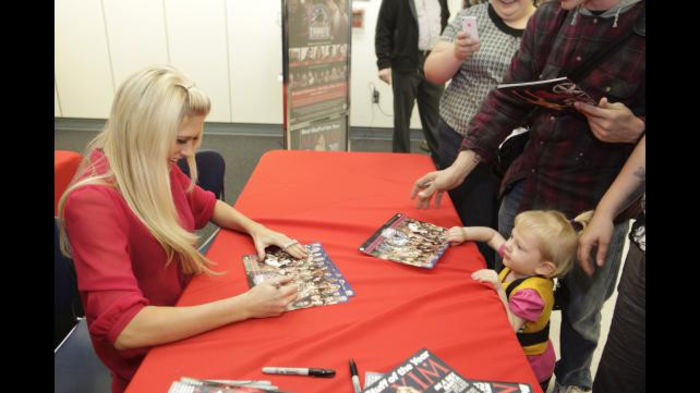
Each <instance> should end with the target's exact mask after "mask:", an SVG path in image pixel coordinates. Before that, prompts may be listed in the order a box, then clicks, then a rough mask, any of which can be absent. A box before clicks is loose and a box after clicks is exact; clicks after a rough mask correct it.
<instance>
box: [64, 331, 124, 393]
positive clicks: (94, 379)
mask: <svg viewBox="0 0 700 393" xmlns="http://www.w3.org/2000/svg"><path fill="white" fill-rule="evenodd" d="M53 360H54V361H53V370H54V373H53V375H54V376H53V380H54V393H76V392H93V393H110V392H111V391H112V375H111V374H110V372H109V369H108V368H107V366H105V365H104V363H102V361H101V360H100V358H98V357H97V354H96V353H95V349H94V348H93V346H92V341H90V332H89V331H88V328H87V323H86V322H85V319H81V320H80V322H79V323H78V324H77V325H75V328H73V330H71V332H70V334H68V336H67V337H66V339H65V341H64V342H63V343H61V346H60V347H59V348H57V349H56V351H55V353H54V359H53Z"/></svg>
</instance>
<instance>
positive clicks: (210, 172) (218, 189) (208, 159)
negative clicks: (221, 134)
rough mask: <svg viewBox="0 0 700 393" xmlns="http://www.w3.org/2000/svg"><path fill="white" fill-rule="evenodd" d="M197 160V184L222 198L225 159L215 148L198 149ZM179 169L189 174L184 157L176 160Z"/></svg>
mask: <svg viewBox="0 0 700 393" xmlns="http://www.w3.org/2000/svg"><path fill="white" fill-rule="evenodd" d="M195 161H196V162H197V185H199V186H200V187H202V188H203V189H205V190H207V191H211V192H213V193H214V195H216V197H217V198H218V199H224V175H225V173H226V161H224V157H223V156H222V155H221V154H220V153H219V152H217V151H215V150H199V151H198V152H197V153H195ZM177 164H178V166H179V167H180V169H181V170H182V171H183V172H184V173H185V174H186V175H187V176H190V167H189V166H187V160H185V159H184V158H183V159H181V160H180V161H178V162H177Z"/></svg>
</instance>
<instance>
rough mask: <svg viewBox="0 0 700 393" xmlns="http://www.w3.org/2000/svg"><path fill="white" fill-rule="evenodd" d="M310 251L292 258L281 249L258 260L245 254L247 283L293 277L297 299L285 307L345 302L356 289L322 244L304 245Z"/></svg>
mask: <svg viewBox="0 0 700 393" xmlns="http://www.w3.org/2000/svg"><path fill="white" fill-rule="evenodd" d="M304 247H306V250H307V251H308V252H309V256H308V257H307V258H306V259H295V258H294V257H292V256H291V255H289V254H287V253H286V252H285V251H283V250H280V249H278V250H276V251H274V252H271V253H268V254H267V255H265V260H264V261H263V262H258V260H257V256H256V255H244V256H243V266H244V267H245V271H246V275H247V276H248V285H250V287H251V288H252V287H253V286H255V285H257V284H260V283H261V282H264V281H269V280H272V279H274V278H277V277H282V276H289V277H293V280H292V281H291V284H294V285H296V286H297V288H298V289H299V296H298V297H297V299H296V300H295V301H294V302H292V303H290V304H289V305H288V306H287V310H288V311H289V310H296V309H298V308H307V307H314V306H325V305H329V304H338V303H345V302H347V301H348V300H349V298H350V297H352V296H355V292H354V291H353V290H352V287H350V284H349V283H348V282H347V280H346V279H345V276H343V274H342V273H341V272H340V270H339V269H338V267H337V266H336V265H335V263H333V260H331V258H330V257H329V256H328V254H327V253H326V251H325V250H324V249H323V247H322V246H321V243H318V242H316V243H311V244H306V245H304Z"/></svg>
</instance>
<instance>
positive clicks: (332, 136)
mask: <svg viewBox="0 0 700 393" xmlns="http://www.w3.org/2000/svg"><path fill="white" fill-rule="evenodd" d="M346 129H347V119H346V117H345V116H338V117H336V118H332V119H323V120H317V121H314V122H312V123H310V124H308V125H305V126H303V127H300V128H299V129H296V130H293V131H291V132H290V145H291V148H292V149H296V150H316V151H346V150H347V144H346V143H347V141H346V139H345V132H344V130H346Z"/></svg>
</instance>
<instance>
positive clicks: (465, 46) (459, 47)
mask: <svg viewBox="0 0 700 393" xmlns="http://www.w3.org/2000/svg"><path fill="white" fill-rule="evenodd" d="M454 44H455V51H454V55H455V58H456V59H458V60H461V61H465V60H467V59H469V58H471V57H472V56H473V55H474V53H475V52H476V51H478V50H479V47H480V46H481V43H480V42H479V40H478V39H474V38H472V37H470V36H469V34H467V33H466V32H464V31H459V32H457V36H456V37H455V41H454Z"/></svg>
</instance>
